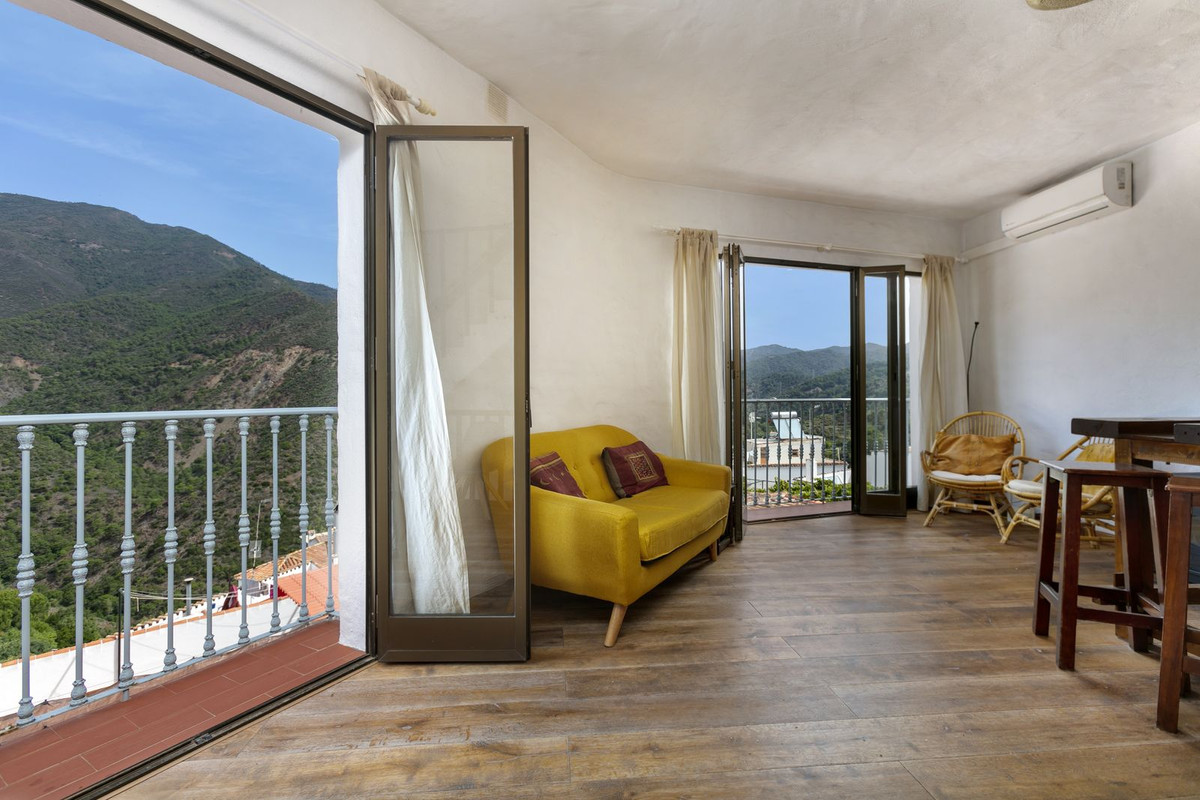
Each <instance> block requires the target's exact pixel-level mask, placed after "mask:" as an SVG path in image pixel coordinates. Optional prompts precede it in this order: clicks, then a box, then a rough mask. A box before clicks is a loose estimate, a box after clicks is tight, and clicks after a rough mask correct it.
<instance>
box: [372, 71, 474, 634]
mask: <svg viewBox="0 0 1200 800" xmlns="http://www.w3.org/2000/svg"><path fill="white" fill-rule="evenodd" d="M363 72H364V76H365V77H364V78H363V82H364V83H365V84H366V86H367V91H368V93H369V94H370V96H371V110H372V113H373V115H374V117H375V124H377V125H407V124H408V120H409V115H408V104H409V103H410V102H415V101H414V100H412V99H411V97H410V96H409V94H408V92H407V91H406V90H405V89H404V88H403V87H402V86H398V85H397V84H395V83H393V82H392V81H390V80H388V79H387V78H384V77H383V76H381V75H379V74H378V73H376V72H373V71H372V70H369V69H367V70H364V71H363ZM388 156H389V162H390V163H389V166H388V186H389V197H388V225H389V228H390V230H389V239H388V249H389V253H388V268H389V270H390V272H391V275H392V284H393V295H392V304H393V305H392V320H393V327H392V347H393V348H394V351H395V359H394V361H393V363H392V380H393V384H394V385H393V399H394V403H395V406H394V415H395V416H394V424H395V429H396V434H395V437H394V439H393V441H392V508H393V513H392V516H393V519H392V531H391V537H392V540H391V561H392V564H391V567H392V570H391V571H392V582H391V597H392V602H391V606H392V608H391V611H392V613H394V614H405V613H417V614H466V613H469V612H470V591H469V588H468V581H467V556H466V547H465V544H464V541H463V526H462V519H461V517H460V516H459V506H458V491H457V489H456V487H455V483H454V471H453V466H452V463H451V453H450V431H449V427H448V425H447V422H446V401H445V398H444V396H443V395H442V377H441V370H440V369H439V368H438V359H437V353H436V352H435V350H434V344H433V329H432V327H431V325H430V322H429V307H428V304H427V302H426V299H425V266H424V263H423V261H422V256H421V238H420V231H421V215H420V207H421V194H420V183H421V180H420V179H421V175H420V165H419V164H418V161H417V152H416V147H415V146H414V145H413V143H411V142H393V143H392V144H391V145H390V146H389V153H388Z"/></svg>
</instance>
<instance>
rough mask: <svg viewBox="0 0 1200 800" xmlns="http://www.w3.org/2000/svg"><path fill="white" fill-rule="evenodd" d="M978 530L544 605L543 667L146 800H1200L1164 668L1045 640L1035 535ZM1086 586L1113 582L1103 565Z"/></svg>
mask: <svg viewBox="0 0 1200 800" xmlns="http://www.w3.org/2000/svg"><path fill="white" fill-rule="evenodd" d="M1035 536H1036V533H1035V532H1034V531H1032V530H1029V529H1018V531H1017V533H1015V534H1014V536H1013V541H1012V542H1011V543H1010V544H1009V545H1008V546H1002V545H1000V544H999V543H998V539H997V536H996V532H995V528H994V527H993V526H992V525H991V524H990V523H989V522H987V521H986V520H985V519H984V518H982V517H980V516H965V515H959V514H953V515H950V516H949V517H944V518H942V519H939V520H938V522H937V523H936V526H935V527H934V528H922V527H921V525H920V517H919V516H916V515H913V516H911V517H910V518H909V519H908V520H906V521H905V520H892V521H889V520H879V519H876V520H869V519H865V518H856V517H836V518H826V519H817V520H805V521H796V522H787V523H778V524H771V525H756V526H754V527H753V528H750V529H749V532H748V533H747V537H746V539H745V540H744V541H743V542H742V543H741V544H739V545H737V546H735V547H732V548H729V549H728V550H725V551H722V553H721V556H720V558H719V559H718V560H717V561H716V562H715V563H712V564H708V563H701V562H696V563H694V564H693V565H692V566H689V567H688V568H685V570H684V571H683V572H682V573H681V574H679V575H677V576H676V577H675V578H674V579H672V580H671V581H669V582H668V583H667V584H665V585H663V586H661V587H659V589H657V590H656V591H655V592H653V593H651V594H650V595H649V596H647V597H646V598H643V600H641V601H639V602H638V603H636V604H634V605H633V606H632V607H631V608H630V610H629V615H628V617H627V618H626V621H625V626H624V628H623V630H622V632H621V638H620V641H619V642H618V643H617V646H616V647H615V648H613V649H611V650H606V649H605V648H604V647H603V646H602V644H601V639H602V637H603V635H604V629H605V623H606V622H607V620H608V608H607V607H606V606H605V605H603V604H601V603H598V602H594V601H590V600H586V599H582V598H576V597H572V596H569V595H563V594H558V593H549V592H535V595H534V598H535V608H536V610H535V615H534V629H535V639H534V640H535V645H534V657H533V660H532V661H531V662H530V663H528V664H522V665H499V666H477V665H442V666H429V667H421V666H384V665H374V666H372V667H369V668H368V669H366V670H364V671H362V672H359V673H357V674H355V675H354V676H352V677H350V678H348V679H346V680H344V681H342V682H341V683H339V684H336V685H334V686H332V687H330V688H327V689H326V690H325V691H323V692H321V693H320V694H318V695H315V696H314V697H311V698H309V699H306V700H303V701H301V702H300V703H298V704H296V705H294V706H292V707H290V708H287V709H285V710H283V711H281V712H279V713H277V714H275V715H274V716H272V717H270V718H268V719H266V720H263V721H260V722H258V723H256V724H255V725H253V726H252V727H249V728H246V729H243V730H242V731H240V732H237V733H235V734H232V735H230V736H228V737H225V738H224V739H222V740H219V741H217V742H215V743H214V744H213V745H211V746H209V748H208V749H206V750H204V751H201V752H200V753H197V754H195V755H193V756H192V757H190V758H189V759H188V760H186V761H183V762H181V763H177V764H174V765H172V766H170V767H167V768H166V769H164V770H162V771H160V772H159V773H157V774H155V775H153V776H151V777H149V778H148V779H146V780H145V781H144V782H142V783H140V784H138V785H136V786H133V787H130V788H129V789H127V790H126V791H125V792H124V793H123V795H122V798H123V800H128V799H129V798H160V797H161V798H201V797H203V798H210V797H216V796H224V797H246V796H254V797H271V798H273V800H278V799H279V798H309V797H337V798H341V797H420V798H498V797H522V798H577V797H654V798H676V797H697V798H699V797H704V798H727V797H730V798H741V797H748V798H768V797H781V798H806V799H808V800H813V799H820V798H872V797H884V798H888V800H905V799H906V798H930V797H936V798H972V799H975V798H1013V800H1018V799H1019V800H1033V798H1054V800H1065V799H1066V798H1142V799H1148V798H1167V797H1193V798H1200V741H1198V740H1197V736H1198V735H1200V700H1198V699H1196V698H1194V697H1193V698H1189V699H1186V700H1185V701H1184V703H1183V708H1182V711H1181V714H1182V717H1181V728H1182V730H1183V731H1185V733H1183V734H1181V735H1177V736H1173V735H1169V734H1165V733H1162V732H1160V731H1158V730H1156V729H1155V727H1154V700H1155V692H1156V684H1157V662H1156V661H1155V660H1154V659H1153V658H1151V657H1147V656H1142V655H1138V654H1135V653H1133V652H1131V651H1129V650H1128V649H1127V648H1126V647H1125V646H1124V645H1123V644H1121V643H1120V642H1119V641H1117V640H1116V639H1115V638H1114V637H1113V635H1112V628H1111V627H1110V626H1106V625H1100V624H1097V623H1082V624H1081V625H1080V629H1079V641H1080V650H1079V656H1078V671H1076V672H1074V673H1064V672H1060V671H1058V670H1057V669H1056V668H1055V666H1054V661H1053V642H1052V640H1049V639H1039V638H1037V637H1035V636H1033V634H1032V633H1031V632H1030V602H1031V598H1032V595H1033V561H1034V538H1035ZM1083 558H1084V568H1083V573H1084V577H1085V578H1086V577H1089V576H1092V577H1096V578H1102V577H1103V576H1104V575H1105V574H1106V573H1110V572H1111V568H1112V566H1111V565H1112V554H1111V550H1085V551H1084V554H1083Z"/></svg>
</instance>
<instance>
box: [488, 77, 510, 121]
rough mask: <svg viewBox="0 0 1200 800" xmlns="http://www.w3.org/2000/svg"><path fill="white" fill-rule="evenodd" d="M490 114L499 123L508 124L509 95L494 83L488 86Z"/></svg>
mask: <svg viewBox="0 0 1200 800" xmlns="http://www.w3.org/2000/svg"><path fill="white" fill-rule="evenodd" d="M487 108H488V114H489V115H490V116H491V118H492V119H494V120H496V121H497V122H508V95H506V94H505V93H504V92H503V91H502V90H501V89H500V87H499V86H497V85H496V84H494V83H489V84H488V90H487Z"/></svg>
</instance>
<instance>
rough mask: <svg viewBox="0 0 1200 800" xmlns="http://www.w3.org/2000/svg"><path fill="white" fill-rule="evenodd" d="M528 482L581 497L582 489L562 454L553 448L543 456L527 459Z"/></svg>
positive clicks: (560, 492) (552, 490) (549, 489)
mask: <svg viewBox="0 0 1200 800" xmlns="http://www.w3.org/2000/svg"><path fill="white" fill-rule="evenodd" d="M529 483H530V485H532V486H537V487H540V488H542V489H546V490H548V491H551V492H558V493H559V494H569V495H571V496H572V497H583V490H582V489H580V488H579V484H578V483H576V482H575V478H574V477H573V476H572V475H571V471H570V470H569V469H567V465H566V464H565V463H564V462H563V460H562V456H560V455H559V454H558V453H556V452H554V451H553V450H552V451H550V452H549V453H547V454H546V455H544V456H538V457H537V458H531V459H529Z"/></svg>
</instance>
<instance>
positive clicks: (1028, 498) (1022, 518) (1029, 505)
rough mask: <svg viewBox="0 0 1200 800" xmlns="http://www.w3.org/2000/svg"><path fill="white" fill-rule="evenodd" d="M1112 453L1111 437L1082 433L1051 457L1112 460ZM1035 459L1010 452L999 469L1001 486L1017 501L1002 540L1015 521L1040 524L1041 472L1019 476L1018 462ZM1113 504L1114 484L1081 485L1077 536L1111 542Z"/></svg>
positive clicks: (1085, 540)
mask: <svg viewBox="0 0 1200 800" xmlns="http://www.w3.org/2000/svg"><path fill="white" fill-rule="evenodd" d="M1113 453H1114V450H1113V442H1112V439H1101V438H1098V437H1094V436H1084V437H1083V438H1082V439H1080V440H1079V441H1077V442H1075V443H1074V444H1073V445H1071V446H1070V447H1068V448H1067V449H1066V450H1065V451H1063V452H1062V454H1060V455H1059V456H1058V457H1057V458H1056V459H1054V460H1055V461H1066V460H1067V459H1069V458H1073V460H1075V461H1103V462H1106V463H1109V464H1111V463H1112V462H1113V457H1114V456H1113ZM1036 462H1037V459H1036V458H1028V457H1026V456H1013V457H1012V458H1010V459H1009V460H1008V461H1007V462H1005V464H1004V469H1003V470H1001V473H1000V474H1001V477H1002V478H1004V488H1005V490H1006V491H1007V492H1008V494H1009V496H1010V497H1011V498H1012V499H1013V501H1015V503H1016V505H1015V506H1013V511H1012V514H1011V515H1010V518H1009V521H1008V527H1007V528H1005V529H1004V533H1003V535H1001V537H1000V541H1002V542H1005V543H1007V542H1008V537H1009V536H1011V535H1012V532H1013V528H1015V527H1017V525H1028V526H1030V527H1032V528H1038V527H1040V525H1041V522H1040V521H1039V519H1038V517H1037V513H1038V511H1039V510H1040V509H1041V507H1042V473H1040V472H1039V473H1038V474H1037V475H1034V476H1033V477H1032V478H1030V479H1028V480H1024V479H1022V478H1021V477H1019V470H1020V467H1021V466H1023V465H1024V464H1033V463H1036ZM1014 467H1015V468H1016V469H1014ZM1116 507H1117V504H1116V502H1115V498H1114V491H1113V487H1111V486H1085V487H1083V507H1082V508H1081V509H1080V516H1081V520H1082V525H1083V534H1082V535H1081V536H1080V537H1079V539H1080V541H1083V542H1091V543H1092V547H1097V546H1099V544H1100V542H1112V541H1113V533H1114V532H1115V531H1116V524H1117V523H1116ZM1060 529H1061V528H1060Z"/></svg>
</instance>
